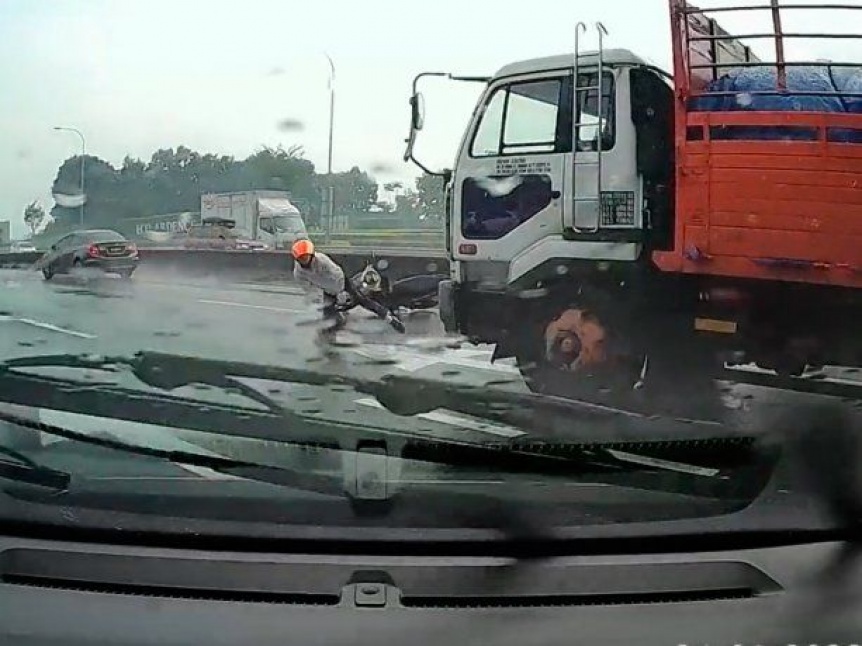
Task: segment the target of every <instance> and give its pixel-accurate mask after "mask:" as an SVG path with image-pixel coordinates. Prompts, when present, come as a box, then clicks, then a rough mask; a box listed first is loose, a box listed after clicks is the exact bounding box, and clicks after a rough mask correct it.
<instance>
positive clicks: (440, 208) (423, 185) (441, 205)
mask: <svg viewBox="0 0 862 646" xmlns="http://www.w3.org/2000/svg"><path fill="white" fill-rule="evenodd" d="M416 193H417V194H418V196H417V201H418V207H417V208H418V210H419V218H420V219H422V220H425V219H428V220H437V219H440V218H442V217H443V215H444V211H445V208H446V206H445V186H444V185H443V178H442V177H437V176H436V175H429V174H428V173H423V174H422V175H421V176H420V177H418V178H417V179H416Z"/></svg>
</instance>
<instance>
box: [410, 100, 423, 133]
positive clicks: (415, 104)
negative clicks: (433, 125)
mask: <svg viewBox="0 0 862 646" xmlns="http://www.w3.org/2000/svg"><path fill="white" fill-rule="evenodd" d="M410 115H411V116H410V119H411V121H410V123H411V127H412V128H413V130H417V131H418V130H422V128H423V127H424V126H425V97H424V96H423V95H422V93H421V92H417V93H416V94H414V95H413V96H411V97H410Z"/></svg>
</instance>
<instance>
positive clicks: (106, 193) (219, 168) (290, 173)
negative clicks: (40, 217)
mask: <svg viewBox="0 0 862 646" xmlns="http://www.w3.org/2000/svg"><path fill="white" fill-rule="evenodd" d="M80 164H81V159H80V157H78V156H76V157H70V158H69V159H67V160H65V161H64V162H63V163H62V164H61V165H60V168H59V169H58V171H57V176H56V178H55V179H54V183H53V186H52V188H53V193H54V195H55V204H54V206H53V207H52V209H51V215H52V216H53V217H54V219H55V220H56V221H57V222H58V223H59V224H61V225H62V224H64V223H68V224H77V222H78V217H79V209H78V208H77V206H76V205H74V204H73V200H71V199H70V198H75V197H79V195H78V194H79V193H80V181H81V180H80V170H81V165H80ZM84 169H85V178H84V179H85V187H86V196H85V198H86V205H85V209H84V220H85V224H86V226H104V227H111V228H115V227H116V228H119V229H121V230H122V226H121V223H122V222H123V221H124V220H127V219H130V218H139V217H146V216H152V215H160V214H167V213H176V212H180V211H197V210H198V209H199V208H200V196H201V194H202V193H226V192H236V191H248V190H263V189H271V190H281V191H287V192H289V193H290V194H291V197H292V199H294V200H296V203H297V206H299V207H300V209H302V211H303V213H304V214H306V215H307V216H308V218H309V223H311V222H312V221H314V220H315V219H316V217H317V215H318V214H319V213H320V207H321V202H322V195H323V191H324V190H327V189H328V188H329V187H330V186H332V187H333V189H334V193H335V213H336V214H337V215H338V214H344V215H350V214H355V213H366V212H368V211H369V210H370V209H372V208H373V207H374V205H375V204H376V203H377V201H378V195H377V193H378V189H377V183H376V182H375V181H374V180H373V179H372V178H371V177H370V176H369V175H368V173H366V172H365V171H362V170H360V169H359V168H358V167H355V166H354V167H353V168H351V169H350V170H349V171H348V172H346V173H336V174H334V175H332V176H330V175H318V174H317V173H316V172H315V167H314V164H313V163H312V162H311V161H309V160H307V159H305V157H304V152H303V149H302V147H300V146H291V147H288V148H283V147H280V146H279V147H277V148H272V147H268V146H262V147H261V148H260V149H258V150H257V151H256V152H255V153H254V154H252V155H250V156H249V157H248V158H246V159H243V160H239V159H235V158H233V157H231V156H228V155H216V154H212V153H200V152H197V151H194V150H192V149H190V148H189V147H187V146H183V145H180V146H177V147H176V148H160V149H158V150H156V151H155V152H153V154H152V155H151V156H150V158H149V160H141V159H137V158H134V157H131V156H126V157H125V158H124V159H123V162H122V164H121V165H120V166H119V168H115V167H114V166H112V165H111V164H110V163H108V162H107V161H104V160H102V159H99V158H98V157H94V156H91V155H88V156H87V157H86V158H85V164H84Z"/></svg>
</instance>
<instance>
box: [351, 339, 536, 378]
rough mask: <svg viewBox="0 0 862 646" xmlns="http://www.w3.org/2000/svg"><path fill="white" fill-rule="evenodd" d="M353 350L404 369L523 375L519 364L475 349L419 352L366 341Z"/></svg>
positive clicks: (367, 357)
mask: <svg viewBox="0 0 862 646" xmlns="http://www.w3.org/2000/svg"><path fill="white" fill-rule="evenodd" d="M353 352H355V353H356V354H359V355H361V356H363V357H365V358H366V359H371V360H373V361H390V360H391V361H394V367H396V368H398V369H400V370H403V371H404V372H418V371H419V370H422V369H424V368H428V367H430V366H436V365H444V366H455V367H457V368H468V369H472V370H487V371H490V372H502V373H505V374H509V375H520V371H519V370H518V368H517V366H514V365H511V364H508V363H491V353H490V352H489V353H487V354H486V356H487V360H485V361H482V360H480V359H478V357H480V356H483V354H485V353H482V352H480V351H476V350H442V351H438V352H433V351H432V352H417V351H415V350H413V349H411V348H410V347H409V346H399V345H384V344H367V345H365V346H364V347H362V348H356V349H354V350H353Z"/></svg>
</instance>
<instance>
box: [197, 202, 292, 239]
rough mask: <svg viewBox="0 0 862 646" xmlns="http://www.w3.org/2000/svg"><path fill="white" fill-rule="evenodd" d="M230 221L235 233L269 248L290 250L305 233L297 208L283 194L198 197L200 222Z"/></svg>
mask: <svg viewBox="0 0 862 646" xmlns="http://www.w3.org/2000/svg"><path fill="white" fill-rule="evenodd" d="M213 218H216V219H218V220H233V221H234V222H235V224H236V233H237V234H238V235H239V236H240V237H242V238H247V239H249V240H259V241H261V242H264V243H266V244H267V245H268V246H270V247H271V248H275V249H284V248H289V247H290V246H291V245H292V244H293V242H294V241H295V240H297V239H299V238H307V237H308V231H307V229H306V226H305V221H304V220H303V218H302V214H301V213H300V211H299V209H298V208H297V207H296V206H295V205H294V204H293V202H292V201H291V196H290V193H288V192H286V191H269V190H257V191H241V192H236V193H204V194H203V195H201V210H200V220H201V221H206V220H210V219H213Z"/></svg>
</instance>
